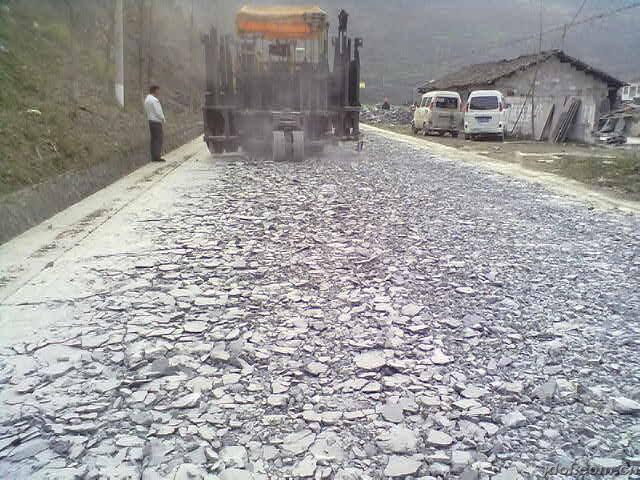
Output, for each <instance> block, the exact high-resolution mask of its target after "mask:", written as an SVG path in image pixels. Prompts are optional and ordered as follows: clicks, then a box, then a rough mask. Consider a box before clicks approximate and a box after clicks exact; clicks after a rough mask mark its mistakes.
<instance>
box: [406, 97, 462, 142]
mask: <svg viewBox="0 0 640 480" xmlns="http://www.w3.org/2000/svg"><path fill="white" fill-rule="evenodd" d="M461 124H462V99H461V98H460V95H459V94H458V93H457V92H429V93H425V94H424V95H423V96H422V100H421V102H420V104H419V105H418V107H417V108H416V111H415V112H414V113H413V121H412V122H411V129H412V131H413V134H414V135H415V134H416V133H418V131H420V130H422V133H423V135H425V136H426V135H429V134H431V133H436V134H439V135H444V134H445V133H447V132H448V133H450V134H451V136H452V137H457V136H458V132H459V131H460V127H461Z"/></svg>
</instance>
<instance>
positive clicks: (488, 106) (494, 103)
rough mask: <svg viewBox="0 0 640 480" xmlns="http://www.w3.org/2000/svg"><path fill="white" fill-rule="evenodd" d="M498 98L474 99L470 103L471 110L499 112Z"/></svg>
mask: <svg viewBox="0 0 640 480" xmlns="http://www.w3.org/2000/svg"><path fill="white" fill-rule="evenodd" d="M497 109H498V97H473V98H472V99H471V100H470V101H469V110H497Z"/></svg>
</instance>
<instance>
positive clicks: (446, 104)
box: [436, 97, 458, 110]
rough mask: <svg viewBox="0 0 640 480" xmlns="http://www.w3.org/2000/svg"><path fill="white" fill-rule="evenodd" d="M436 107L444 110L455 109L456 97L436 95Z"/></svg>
mask: <svg viewBox="0 0 640 480" xmlns="http://www.w3.org/2000/svg"><path fill="white" fill-rule="evenodd" d="M436 108H443V109H445V110H457V109H458V99H457V98H454V97H436Z"/></svg>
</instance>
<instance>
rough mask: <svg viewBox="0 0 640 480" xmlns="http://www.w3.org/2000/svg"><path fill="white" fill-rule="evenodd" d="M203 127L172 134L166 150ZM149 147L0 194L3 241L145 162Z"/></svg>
mask: <svg viewBox="0 0 640 480" xmlns="http://www.w3.org/2000/svg"><path fill="white" fill-rule="evenodd" d="M201 128H202V127H201V126H200V125H194V126H193V127H189V128H187V129H185V130H183V131H181V132H178V133H177V134H174V135H172V136H171V138H170V141H169V142H168V144H167V146H166V147H167V151H168V150H172V149H174V148H177V147H179V146H181V145H183V144H184V143H185V142H188V141H189V140H192V139H193V138H194V137H195V136H196V135H197V134H198V132H199V130H201ZM147 148H148V147H147V146H146V144H145V145H141V146H140V147H138V148H136V149H135V150H134V151H132V152H129V153H125V154H122V155H120V156H119V157H115V158H112V159H110V160H107V161H105V162H101V163H98V164H96V165H93V166H91V167H89V168H87V169H83V170H76V171H69V172H65V173H63V174H60V175H57V176H55V177H52V178H50V179H48V180H46V181H44V182H42V183H40V184H37V185H33V186H31V187H27V188H24V189H22V190H18V191H17V192H13V193H10V194H8V195H6V196H4V197H0V226H1V227H0V244H2V243H5V242H7V241H8V240H10V239H12V238H14V237H16V236H18V235H20V234H21V233H23V232H25V231H27V230H28V229H30V228H31V227H33V226H35V225H38V224H39V223H40V222H42V221H44V220H46V219H48V218H51V217H52V216H53V215H55V214H56V213H58V212H61V211H62V210H64V209H65V208H67V207H69V206H71V205H73V204H75V203H77V202H79V201H80V200H82V199H84V198H86V197H88V196H89V195H91V194H93V193H95V192H97V191H98V190H101V189H102V188H104V187H106V186H108V185H111V184H112V183H113V182H115V181H116V180H119V179H121V178H122V177H124V176H126V175H128V174H129V173H131V172H132V171H134V170H136V169H137V168H140V167H141V166H143V165H145V164H146V163H148V157H149V154H148V152H147Z"/></svg>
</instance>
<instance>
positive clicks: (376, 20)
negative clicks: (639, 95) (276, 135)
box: [185, 0, 640, 103]
mask: <svg viewBox="0 0 640 480" xmlns="http://www.w3.org/2000/svg"><path fill="white" fill-rule="evenodd" d="M196 1H197V3H198V6H199V8H200V9H201V12H203V14H204V13H209V12H211V10H212V8H211V5H212V3H211V1H209V0H196ZM185 3H186V0H185ZM244 3H252V4H274V3H278V4H300V3H301V2H300V1H299V0H252V1H247V0H224V1H222V0H218V1H217V2H215V12H216V14H217V17H216V19H217V23H218V24H219V25H221V26H223V27H225V28H226V29H227V30H229V31H230V30H232V28H233V14H234V12H235V11H236V10H237V9H238V8H239V7H240V6H241V5H242V4H244ZM302 3H316V4H318V5H320V6H321V7H322V8H324V9H325V10H326V11H327V12H329V14H330V20H331V22H332V27H334V28H335V22H336V17H337V12H338V11H339V9H340V8H344V9H346V10H347V11H348V12H349V13H350V28H351V32H352V33H353V34H354V35H358V36H362V37H364V41H365V44H364V48H363V49H362V52H361V54H362V65H363V79H364V80H365V82H366V84H367V88H366V90H365V92H363V97H364V100H365V101H367V102H371V101H380V100H381V98H382V97H383V96H385V95H386V96H389V97H391V99H392V101H394V102H396V103H398V102H404V101H408V100H409V99H410V97H411V95H412V91H413V89H414V87H415V86H416V85H418V84H422V83H424V82H425V81H428V80H431V79H433V78H437V77H438V76H441V75H444V74H445V73H448V72H450V71H452V70H454V69H457V68H460V67H462V66H465V65H469V64H473V63H480V62H484V61H490V60H499V59H502V58H510V57H516V56H518V55H521V54H524V53H531V52H534V51H537V49H538V32H539V25H540V20H539V18H540V17H539V5H540V3H539V2H538V1H537V0H536V1H532V0H513V1H509V2H505V1H504V0H482V1H479V0H430V1H428V2H424V1H418V0H394V1H392V2H391V1H388V0H366V1H363V0H315V1H313V2H308V1H307V2H302ZM581 3H582V2H581V1H576V0H545V1H544V3H543V6H544V10H543V29H545V30H546V29H549V28H552V27H557V26H562V25H564V24H567V23H570V22H571V20H572V19H573V18H574V16H575V15H576V13H577V11H578V8H579V6H580V4H581ZM633 3H635V2H631V1H629V0H607V1H602V0H599V1H588V2H586V4H585V7H584V8H583V10H582V11H581V12H580V15H579V16H578V17H577V20H578V21H580V20H584V19H586V18H589V17H592V16H594V15H597V14H601V13H602V12H608V11H611V10H614V9H616V8H620V7H624V6H626V5H630V4H633ZM638 21H640V8H635V9H632V10H628V11H625V12H623V13H620V14H617V15H611V16H609V17H606V18H602V19H601V20H598V21H593V22H590V23H587V24H584V25H580V26H577V27H576V28H574V29H570V30H569V32H568V33H567V35H566V39H565V42H564V49H565V50H566V51H567V53H568V54H570V55H572V56H575V57H578V58H580V59H582V60H584V61H585V62H587V63H590V64H592V65H594V66H596V67H599V68H601V69H603V70H606V71H608V72H609V73H611V74H612V75H614V76H617V77H619V78H621V79H622V80H627V81H628V80H631V79H633V78H636V77H638V76H639V75H640V64H638V63H637V60H636V59H637V53H636V51H635V50H636V46H637V45H638V44H640V30H638V28H637V24H638ZM612 32H615V35H612ZM527 36H533V38H532V39H531V40H529V41H524V42H518V43H514V42H513V40H514V39H519V38H522V37H527ZM561 37H562V32H561V31H556V32H554V33H552V34H548V35H545V36H544V38H543V48H545V49H552V48H560V47H561V46H562V39H561Z"/></svg>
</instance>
